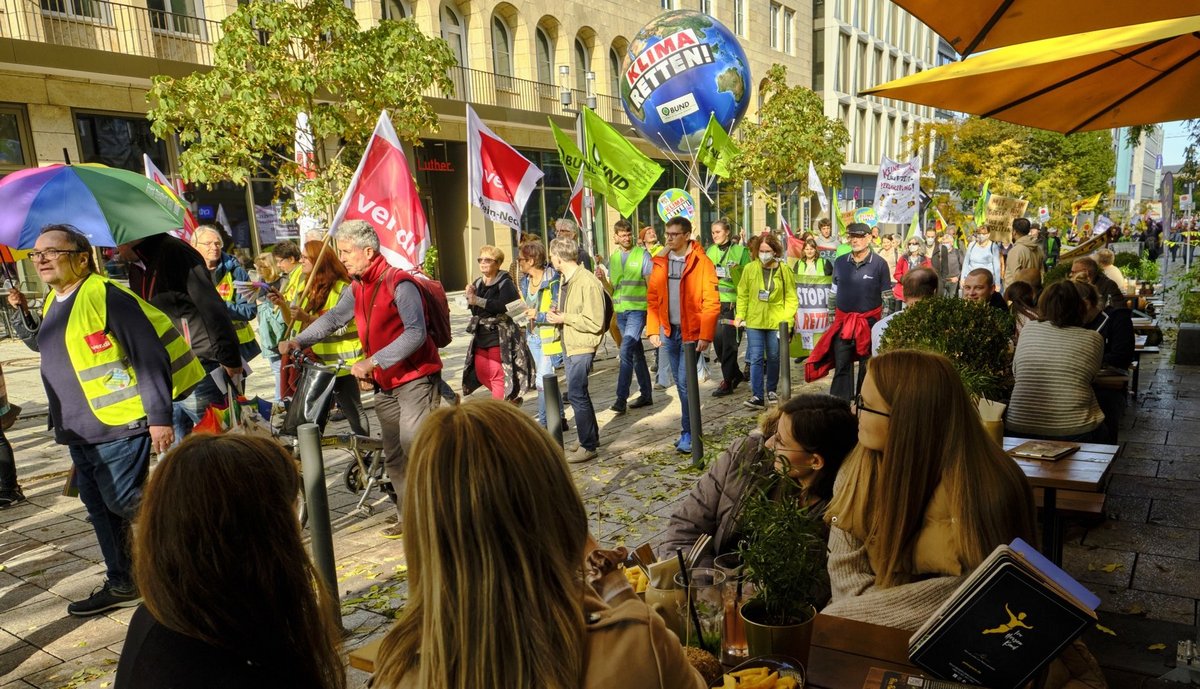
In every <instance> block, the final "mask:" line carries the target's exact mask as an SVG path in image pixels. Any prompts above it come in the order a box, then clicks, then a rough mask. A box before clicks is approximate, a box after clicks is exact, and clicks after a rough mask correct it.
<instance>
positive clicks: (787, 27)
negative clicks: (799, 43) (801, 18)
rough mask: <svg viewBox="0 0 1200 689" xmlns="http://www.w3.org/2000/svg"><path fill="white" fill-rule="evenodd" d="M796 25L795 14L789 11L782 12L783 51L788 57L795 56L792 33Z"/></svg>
mask: <svg viewBox="0 0 1200 689" xmlns="http://www.w3.org/2000/svg"><path fill="white" fill-rule="evenodd" d="M795 24H796V13H795V12H793V11H791V10H784V11H783V51H784V52H785V53H787V54H788V55H795V54H796V44H795V41H794V40H793V31H794V29H795Z"/></svg>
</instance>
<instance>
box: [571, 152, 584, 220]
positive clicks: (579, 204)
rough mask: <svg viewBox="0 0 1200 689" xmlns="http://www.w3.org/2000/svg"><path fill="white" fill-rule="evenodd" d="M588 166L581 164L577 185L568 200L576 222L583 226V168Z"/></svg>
mask: <svg viewBox="0 0 1200 689" xmlns="http://www.w3.org/2000/svg"><path fill="white" fill-rule="evenodd" d="M585 167H586V166H584V165H580V166H579V174H578V175H576V177H575V185H574V186H572V187H571V198H570V199H569V200H568V201H567V210H568V211H569V212H570V213H571V215H573V216H575V222H577V223H579V226H580V227H583V170H584V168H585Z"/></svg>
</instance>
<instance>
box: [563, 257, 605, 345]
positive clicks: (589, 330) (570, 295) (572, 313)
mask: <svg viewBox="0 0 1200 689" xmlns="http://www.w3.org/2000/svg"><path fill="white" fill-rule="evenodd" d="M558 310H559V311H560V312H561V313H562V315H563V324H562V333H563V338H562V339H563V348H564V349H565V351H566V354H567V356H572V355H574V354H593V353H595V351H596V348H597V347H599V346H600V340H601V339H603V338H604V331H605V330H607V324H606V323H604V322H603V321H604V286H603V285H601V284H600V279H599V278H597V277H596V276H595V275H592V273H591V271H589V270H586V269H584V268H583V266H579V267H578V268H576V269H575V272H574V273H572V274H571V277H570V278H567V277H564V278H563V284H562V288H561V290H560V292H559V306H558Z"/></svg>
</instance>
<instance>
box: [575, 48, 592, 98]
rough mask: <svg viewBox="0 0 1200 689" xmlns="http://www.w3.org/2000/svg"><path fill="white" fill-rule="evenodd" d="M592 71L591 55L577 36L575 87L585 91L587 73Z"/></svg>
mask: <svg viewBox="0 0 1200 689" xmlns="http://www.w3.org/2000/svg"><path fill="white" fill-rule="evenodd" d="M590 71H592V56H591V54H590V53H588V49H587V46H585V45H584V44H583V41H581V40H579V39H578V38H576V39H575V88H576V89H578V90H579V91H580V92H581V93H584V94H586V93H587V73H588V72H590Z"/></svg>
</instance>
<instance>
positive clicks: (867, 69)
mask: <svg viewBox="0 0 1200 689" xmlns="http://www.w3.org/2000/svg"><path fill="white" fill-rule="evenodd" d="M870 79H871V62H870V60H868V58H867V44H866V43H864V42H862V41H859V42H858V69H857V70H855V71H854V90H853V91H851V93H858V92H859V91H861V90H863V89H864V88H866V85H867V82H868V81H870Z"/></svg>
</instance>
